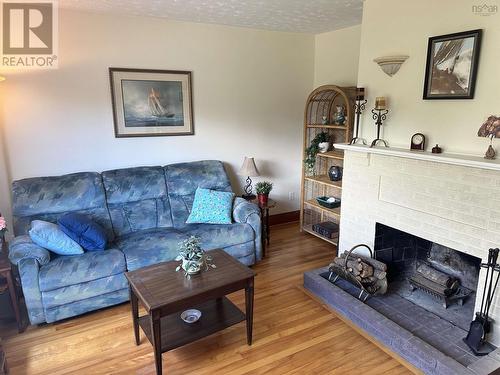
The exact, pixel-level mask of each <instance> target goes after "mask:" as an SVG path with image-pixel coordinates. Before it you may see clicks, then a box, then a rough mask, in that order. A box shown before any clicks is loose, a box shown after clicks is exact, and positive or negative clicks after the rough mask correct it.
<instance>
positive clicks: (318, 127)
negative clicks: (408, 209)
mask: <svg viewBox="0 0 500 375" xmlns="http://www.w3.org/2000/svg"><path fill="white" fill-rule="evenodd" d="M356 92H357V88H356V87H339V86H335V85H325V86H321V87H318V88H317V89H315V90H314V91H313V92H312V93H311V94H310V95H309V97H308V98H307V102H306V107H305V111H304V158H305V150H306V148H307V147H309V145H310V144H311V140H312V139H313V138H314V137H315V136H316V135H317V134H318V133H320V132H322V131H324V132H326V133H328V134H329V136H330V138H331V139H330V141H331V143H332V144H333V143H334V142H335V143H346V142H349V141H350V140H351V139H352V132H353V128H354V104H355V100H356ZM337 105H343V106H344V107H345V115H346V120H345V123H344V124H335V123H334V114H335V110H336V106H337ZM323 116H326V117H327V120H328V121H327V124H322V118H323ZM343 160H344V152H343V151H342V150H334V149H331V150H329V151H328V152H326V153H318V154H317V155H316V164H315V167H314V172H313V173H311V172H309V171H308V170H307V169H306V168H305V165H304V163H302V193H301V207H300V227H301V230H302V231H304V232H307V233H310V234H312V235H314V236H316V237H318V238H321V239H323V240H325V241H326V242H328V243H330V244H332V245H335V246H337V245H338V236H339V233H337V235H336V236H335V237H334V238H326V237H324V236H322V235H320V234H319V233H316V232H314V231H313V229H312V228H313V225H314V224H316V223H319V222H323V221H332V222H335V223H337V224H340V212H341V210H340V207H338V208H334V209H328V208H325V207H323V206H321V205H319V204H318V203H317V202H316V198H317V197H319V196H333V197H337V198H341V196H342V181H331V180H330V178H329V177H328V170H329V169H330V167H331V166H332V165H338V166H343Z"/></svg>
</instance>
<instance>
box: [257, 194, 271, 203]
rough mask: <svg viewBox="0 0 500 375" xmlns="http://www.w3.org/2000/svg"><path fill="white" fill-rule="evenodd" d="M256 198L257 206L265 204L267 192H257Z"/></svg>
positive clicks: (267, 197) (267, 199)
mask: <svg viewBox="0 0 500 375" xmlns="http://www.w3.org/2000/svg"><path fill="white" fill-rule="evenodd" d="M257 200H258V201H259V206H267V202H268V201H269V194H257Z"/></svg>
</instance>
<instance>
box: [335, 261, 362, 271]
mask: <svg viewBox="0 0 500 375" xmlns="http://www.w3.org/2000/svg"><path fill="white" fill-rule="evenodd" d="M333 262H334V263H336V264H338V265H339V266H340V267H344V265H345V259H342V258H335V259H334V260H333ZM347 267H348V268H353V269H355V270H357V271H361V270H362V269H363V266H362V265H361V264H360V263H358V262H355V261H352V260H348V261H347Z"/></svg>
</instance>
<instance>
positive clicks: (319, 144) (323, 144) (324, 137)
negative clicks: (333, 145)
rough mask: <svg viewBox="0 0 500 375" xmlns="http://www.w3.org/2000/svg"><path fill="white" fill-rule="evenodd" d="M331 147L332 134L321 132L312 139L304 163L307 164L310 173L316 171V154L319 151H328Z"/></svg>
mask: <svg viewBox="0 0 500 375" xmlns="http://www.w3.org/2000/svg"><path fill="white" fill-rule="evenodd" d="M329 147H330V136H329V135H328V133H326V132H320V133H318V134H316V136H315V137H314V138H313V140H312V141H311V144H310V145H309V147H308V148H306V155H305V156H306V157H305V159H304V164H305V165H306V169H307V172H308V173H309V174H313V173H314V166H315V164H316V154H317V153H318V152H327V151H328V148H329Z"/></svg>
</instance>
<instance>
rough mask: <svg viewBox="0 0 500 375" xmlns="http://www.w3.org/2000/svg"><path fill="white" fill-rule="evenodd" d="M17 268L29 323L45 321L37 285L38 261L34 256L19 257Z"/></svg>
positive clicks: (40, 294)
mask: <svg viewBox="0 0 500 375" xmlns="http://www.w3.org/2000/svg"><path fill="white" fill-rule="evenodd" d="M17 269H18V272H19V277H20V278H21V287H22V289H23V295H24V303H25V304H26V310H27V311H28V317H29V320H30V323H31V324H40V323H45V322H46V319H45V310H44V308H43V302H42V293H41V292H40V285H39V272H40V265H39V263H38V261H37V260H36V259H34V258H24V259H21V260H20V261H19V262H18V264H17Z"/></svg>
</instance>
